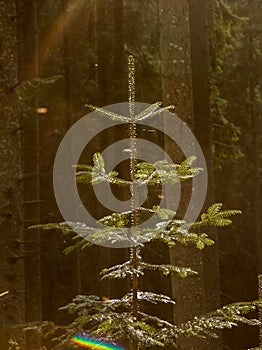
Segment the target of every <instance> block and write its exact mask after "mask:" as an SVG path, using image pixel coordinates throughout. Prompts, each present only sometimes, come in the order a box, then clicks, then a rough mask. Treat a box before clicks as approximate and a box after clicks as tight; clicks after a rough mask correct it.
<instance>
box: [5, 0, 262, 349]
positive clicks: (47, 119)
mask: <svg viewBox="0 0 262 350" xmlns="http://www.w3.org/2000/svg"><path fill="white" fill-rule="evenodd" d="M261 17H262V3H261V1H260V0H241V1H240V0H188V1H186V0H171V1H168V0H147V1H140V0H132V1H126V0H108V1H106V0H57V1H51V0H46V1H43V0H8V1H7V0H0V28H1V29H0V48H1V51H0V72H1V74H0V79H1V85H0V106H1V114H0V122H1V126H0V177H1V181H0V238H1V239H0V340H1V342H0V343H1V345H0V348H1V350H27V349H30V350H40V349H42V350H45V349H47V350H51V349H60V350H62V349H73V346H74V345H73V344H71V345H66V343H65V345H58V341H54V340H53V339H54V338H59V337H60V336H61V334H62V333H63V332H64V331H67V330H68V332H69V330H70V332H71V331H72V328H70V327H71V326H70V327H69V325H70V324H72V322H73V321H74V315H73V314H70V313H68V312H67V311H68V310H67V309H66V308H64V309H63V310H58V309H59V308H61V307H64V306H65V305H68V304H69V303H70V302H71V301H72V300H75V299H74V298H75V297H76V296H77V295H83V296H91V295H96V296H98V300H97V301H99V300H100V301H103V302H106V301H111V300H114V299H115V298H122V296H123V295H124V294H125V293H128V291H130V289H132V288H133V290H134V285H133V286H132V283H133V282H132V281H133V280H134V275H133V279H132V278H131V281H126V280H124V279H120V280H115V278H112V279H102V280H100V278H101V275H100V271H101V270H103V269H106V268H108V267H111V266H113V265H118V264H121V263H122V262H123V261H126V260H128V259H129V257H130V251H129V249H128V248H121V249H110V248H106V247H103V246H100V245H93V246H92V247H91V246H84V247H83V245H81V244H82V243H79V242H80V241H79V240H78V239H75V238H74V235H73V234H72V232H71V233H69V234H65V232H61V231H63V230H60V229H57V227H56V226H55V225H54V226H52V225H51V226H49V227H48V228H49V229H48V230H46V229H44V230H42V229H41V228H39V227H37V229H34V230H31V229H28V227H30V226H35V225H39V224H49V223H57V222H62V221H63V220H64V219H63V218H62V216H61V214H60V211H59V209H58V207H57V204H56V200H55V196H54V190H53V164H54V160H55V156H56V152H57V149H58V147H59V144H60V142H61V140H62V139H63V137H64V136H65V134H66V133H67V131H68V130H69V129H70V127H71V126H72V125H73V124H74V123H76V122H77V121H78V120H80V119H81V118H82V117H83V116H84V115H86V114H87V113H89V112H90V111H91V110H90V105H94V106H98V107H103V106H107V105H112V104H116V103H120V102H127V101H128V98H129V97H130V96H129V95H130V91H128V76H129V80H130V72H129V70H128V69H129V68H130V67H129V66H128V60H130V56H131V57H133V58H134V62H135V69H136V71H135V79H136V89H135V90H136V91H135V93H136V98H135V99H136V101H138V102H144V103H147V104H153V103H155V102H156V101H162V102H163V106H164V107H166V106H169V105H173V106H174V108H173V112H175V113H176V114H177V115H178V116H179V118H181V119H182V120H183V121H184V122H185V123H187V125H188V126H189V127H190V128H191V130H192V131H193V133H194V135H195V136H196V138H197V139H198V141H199V144H200V146H201V147H202V150H203V153H204V155H205V159H206V163H207V167H208V191H207V196H206V201H205V204H204V207H203V212H207V210H208V208H209V207H210V206H211V205H212V204H213V203H222V204H223V210H230V209H234V210H239V211H241V214H240V215H236V216H235V217H234V218H233V219H232V224H231V225H229V226H226V225H225V227H222V228H216V227H213V226H212V227H208V228H207V230H206V231H205V232H206V233H207V234H208V236H209V237H210V238H211V239H212V240H213V241H214V242H215V244H214V245H212V246H208V241H206V242H205V243H203V245H204V246H205V245H206V246H207V247H206V248H205V249H203V250H202V248H203V247H202V245H201V243H199V242H198V245H197V243H196V245H197V248H199V249H196V248H195V247H191V246H189V247H183V248H181V247H180V246H175V247H172V246H171V245H168V246H167V245H165V244H164V243H163V242H158V241H154V242H149V243H148V245H146V247H145V248H144V247H143V258H144V259H145V261H146V262H153V263H154V264H165V266H170V264H171V265H176V264H178V265H182V266H190V267H192V269H193V270H196V271H197V272H198V275H196V276H194V274H193V273H192V276H190V277H189V278H181V277H186V276H183V274H187V273H188V274H189V275H190V274H191V272H190V271H187V272H185V271H184V270H183V271H182V273H181V271H180V273H178V274H176V273H175V272H174V270H172V269H171V268H169V270H168V272H167V273H163V274H161V273H160V272H161V271H160V270H157V269H155V270H154V269H153V268H152V270H153V271H152V273H150V274H149V273H145V274H144V275H143V278H141V280H140V282H139V287H140V288H141V289H143V290H148V291H150V292H154V293H160V294H165V295H167V296H169V297H170V298H172V299H174V300H175V301H176V304H175V305H173V304H172V303H170V304H171V305H170V304H168V303H165V302H164V303H163V304H155V303H153V304H152V305H151V304H150V306H148V305H147V304H146V302H145V303H144V302H142V304H141V309H142V310H143V311H145V312H147V311H148V310H150V312H151V314H153V315H158V316H159V317H160V318H161V319H164V320H166V321H170V322H174V323H175V324H176V323H178V324H180V323H181V324H184V323H186V322H187V321H188V320H191V319H192V318H193V317H194V316H199V315H203V314H208V313H210V312H212V311H214V310H216V309H218V308H220V307H222V306H224V305H227V304H232V303H235V302H240V301H247V302H251V301H254V300H257V299H258V298H259V285H258V284H259V278H258V276H259V275H260V274H262V254H261V252H262V232H261V204H262V203H261V198H262V196H261V194H262V193H261V175H262V164H261V148H262V135H261V129H262V116H261V99H262V95H261V82H262V74H261V73H262V72H261V67H262V64H261V37H262V36H261ZM129 132H130V130H128V128H127V127H123V126H120V127H118V128H109V129H105V130H103V131H102V132H101V133H99V134H98V135H96V137H95V138H93V139H92V140H91V141H90V142H89V144H88V145H87V147H86V148H85V150H84V152H83V153H82V155H81V157H80V161H79V163H80V164H93V162H95V158H94V157H93V156H94V154H95V153H97V152H100V153H102V151H103V150H104V149H105V148H106V147H108V146H109V145H111V144H113V143H115V142H117V141H119V140H121V139H122V138H123V137H125V138H128V137H129V136H130V135H129ZM136 133H137V137H139V138H142V139H146V140H150V141H152V142H154V143H155V144H156V145H158V146H160V147H161V148H162V149H163V150H165V152H167V153H168V155H169V156H170V158H171V159H172V161H173V162H174V163H176V164H180V163H181V162H182V161H183V160H184V158H183V155H182V154H181V151H178V150H177V148H174V144H173V143H172V142H170V140H169V139H168V137H167V136H166V135H165V133H164V130H163V132H157V131H156V130H151V129H150V128H149V127H147V126H143V127H140V128H137V130H136ZM72 152H73V145H72ZM192 156H193V154H192ZM113 157H114V155H112V158H113ZM98 160H99V159H98ZM131 163H132V162H131ZM194 166H195V165H194ZM80 170H81V169H80ZM114 170H116V171H118V173H119V174H120V175H121V178H123V179H126V180H130V179H132V173H131V175H130V171H129V161H128V160H127V161H123V162H122V163H121V164H119V165H117V166H116V169H114ZM146 170H147V169H146ZM182 171H185V170H183V169H182V170H181V174H182ZM186 171H188V169H186ZM192 171H193V170H192ZM182 175H183V174H182ZM182 175H181V176H182ZM187 175H188V173H187ZM188 177H190V178H191V173H189V176H188ZM80 180H81V179H80ZM61 181H63V179H61ZM190 181H191V180H189V184H188V185H186V184H185V185H184V183H183V185H182V190H183V195H182V196H181V203H180V204H179V208H178V213H179V214H180V216H181V218H183V213H184V212H185V208H186V205H187V204H188V196H189V194H190V190H189V187H190V184H191V182H190ZM80 182H81V181H80ZM110 186H111V190H112V192H113V193H114V194H115V196H116V197H117V198H118V199H120V200H126V199H128V198H130V192H128V191H126V190H125V189H123V188H122V187H121V188H120V189H119V188H118V187H117V186H115V187H114V184H113V185H110ZM78 190H79V193H81V198H82V200H83V203H85V206H86V208H88V211H89V212H90V213H91V214H92V216H93V217H95V218H96V219H97V220H98V219H101V218H102V217H105V216H109V215H110V214H111V212H110V211H109V210H108V209H107V208H105V206H103V204H102V203H99V201H98V200H97V198H96V195H95V193H94V191H93V189H92V184H90V183H88V184H86V183H85V184H83V183H79V184H78ZM161 190H162V188H161V186H155V187H154V188H153V189H152V191H151V192H149V194H151V196H150V198H149V199H148V200H147V201H148V203H147V205H148V207H151V206H152V205H158V204H159V203H160V201H159V199H160V198H161V196H162V194H161V193H162V192H161ZM68 205H69V206H70V203H68ZM72 210H77V208H72ZM155 211H157V210H155ZM199 220H201V219H199ZM130 221H132V220H131V219H130ZM215 226H223V225H215ZM199 233H200V232H199ZM201 233H202V232H201ZM133 253H134V251H133ZM159 266H164V265H159ZM133 268H134V265H133ZM107 272H108V271H107ZM104 273H105V272H104ZM164 275H167V277H165V278H164ZM260 289H262V281H261V286H260ZM261 293H262V291H261ZM260 298H262V296H261V295H260ZM94 300H96V299H94ZM88 302H89V301H88ZM76 303H77V302H76ZM121 307H122V305H121ZM121 307H120V311H121ZM251 311H252V312H251V313H249V314H248V316H247V317H248V319H254V318H256V319H260V320H261V313H260V314H259V307H258V308H253V309H251ZM133 315H134V312H133ZM34 322H36V323H34ZM237 323H238V322H237ZM223 328H224V327H223ZM226 328H230V327H226ZM76 329H77V327H76ZM87 330H88V328H87ZM37 331H38V332H37ZM145 332H149V333H150V332H151V331H150V330H148V329H146V330H145ZM152 332H153V331H152ZM261 332H262V331H261V327H260V326H259V325H258V322H257V323H256V325H255V326H252V327H251V325H250V324H248V322H247V323H246V324H244V325H240V326H238V327H235V326H234V325H233V324H232V329H226V330H222V331H221V330H218V331H217V336H218V337H217V338H206V339H202V338H197V337H184V336H182V337H181V338H177V339H176V340H175V344H176V347H175V345H171V344H169V345H165V346H164V347H162V348H164V349H167V350H169V349H170V350H171V349H174V348H177V349H179V350H190V349H193V350H202V349H203V350H211V349H212V350H222V349H232V350H237V349H238V350H239V349H251V348H256V349H261V347H262V333H261ZM101 334H102V333H101ZM152 334H153V333H152ZM259 334H260V336H259ZM155 337H156V334H155ZM152 338H154V336H153V337H152ZM175 338H176V337H175ZM124 342H125V340H124V341H123V346H125V347H126V349H128V350H129V349H130V350H131V349H132V350H137V349H144V347H142V346H141V345H139V341H136V340H134V342H133V343H132V342H131V343H132V344H131V345H130V344H129V343H128V342H127V343H125V344H124ZM150 344H151V343H150ZM150 344H149V346H148V348H149V349H153V350H154V349H159V348H161V347H160V345H159V344H158V345H157V344H153V340H152V344H151V345H150ZM259 345H260V347H259ZM75 348H76V349H81V348H82V347H81V346H77V345H76V347H75Z"/></svg>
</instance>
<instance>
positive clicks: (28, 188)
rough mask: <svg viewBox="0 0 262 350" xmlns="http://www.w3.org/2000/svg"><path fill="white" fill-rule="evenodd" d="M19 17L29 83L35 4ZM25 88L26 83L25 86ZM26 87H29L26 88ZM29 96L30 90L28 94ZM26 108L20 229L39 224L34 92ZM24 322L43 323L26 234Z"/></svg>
mask: <svg viewBox="0 0 262 350" xmlns="http://www.w3.org/2000/svg"><path fill="white" fill-rule="evenodd" d="M17 8H18V9H19V10H18V13H19V15H20V16H19V26H18V38H19V39H18V42H19V45H20V46H19V80H20V81H22V82H23V81H30V80H31V79H33V78H37V77H38V14H37V1H36V0H34V1H29V0H21V1H17ZM27 84H28V83H27ZM27 86H29V85H27ZM28 93H29V94H30V88H29V90H28ZM33 95H34V96H33V97H32V98H31V100H30V102H29V104H28V105H27V106H26V109H27V112H25V113H24V114H23V120H22V128H23V132H22V148H23V164H22V166H23V175H22V183H23V192H24V196H23V197H24V198H23V199H24V206H23V223H24V225H23V227H24V229H25V230H26V229H27V227H28V226H30V225H34V224H37V223H39V222H40V162H39V115H38V114H37V107H38V98H37V91H34V93H33ZM24 249H25V319H26V321H27V322H31V321H39V320H41V319H42V306H41V253H40V252H41V243H40V233H39V232H35V231H33V232H32V231H27V230H26V231H25V248H24ZM27 346H28V347H30V348H31V349H32V350H34V349H36V350H38V349H39V347H40V340H39V337H38V336H35V335H32V334H31V333H30V332H28V334H27Z"/></svg>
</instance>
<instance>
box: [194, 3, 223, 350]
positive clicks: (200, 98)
mask: <svg viewBox="0 0 262 350" xmlns="http://www.w3.org/2000/svg"><path fill="white" fill-rule="evenodd" d="M207 3H208V2H207V0H200V1H199V0H189V22H190V34H191V62H192V88H193V111H194V121H195V128H194V132H195V135H196V137H197V139H198V142H199V144H200V146H201V148H202V150H203V153H204V155H205V159H206V163H207V169H208V192H207V197H206V203H205V206H204V208H203V209H206V208H207V207H208V206H209V205H211V204H212V203H213V202H214V180H213V161H212V121H211V118H210V74H209V63H210V62H209V37H208V20H207V17H208V7H207ZM208 234H209V235H210V237H211V238H212V239H213V240H214V241H215V245H214V246H213V247H209V248H206V249H205V250H204V251H203V255H202V258H203V268H204V288H205V295H206V298H205V299H206V300H205V305H206V311H207V312H209V311H212V310H214V309H216V308H218V307H219V306H220V294H219V293H220V277H219V248H218V245H217V235H216V233H215V232H214V229H212V231H211V230H209V232H208ZM208 346H209V347H212V349H220V348H221V346H222V344H221V337H219V338H218V339H216V340H210V341H209V345H208Z"/></svg>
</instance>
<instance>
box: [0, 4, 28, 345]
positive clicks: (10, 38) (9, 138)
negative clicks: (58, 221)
mask: <svg viewBox="0 0 262 350" xmlns="http://www.w3.org/2000/svg"><path fill="white" fill-rule="evenodd" d="M16 15H17V13H16V4H15V1H12V0H10V1H8V2H7V1H1V2H0V26H1V28H2V29H3V30H1V32H0V49H1V55H0V71H1V74H0V75H1V86H0V96H1V97H0V106H1V127H0V179H1V181H0V234H1V241H0V309H1V311H0V342H1V349H3V350H7V349H8V341H9V340H10V339H11V338H12V339H13V340H16V341H19V342H20V341H21V343H22V342H23V339H22V337H21V334H20V332H19V331H17V330H16V331H14V330H13V331H12V330H10V327H11V326H13V325H15V324H18V323H22V322H24V319H25V307H24V293H25V287H24V266H23V259H24V254H25V252H24V251H23V249H22V241H23V234H22V232H23V231H22V221H21V219H22V218H21V209H22V201H23V198H22V188H21V182H20V180H19V178H20V176H21V158H20V152H21V143H20V135H21V125H20V113H21V110H20V104H19V101H18V98H17V94H16V87H17V86H18V82H17V45H16V21H15V18H16Z"/></svg>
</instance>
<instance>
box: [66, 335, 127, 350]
mask: <svg viewBox="0 0 262 350" xmlns="http://www.w3.org/2000/svg"><path fill="white" fill-rule="evenodd" d="M71 341H72V342H73V343H75V344H77V345H80V346H83V347H84V348H87V349H94V350H125V349H124V348H121V347H119V346H116V345H113V344H110V343H105V342H102V341H100V340H96V339H94V338H87V337H84V336H82V335H75V336H74V337H73V338H72V339H71Z"/></svg>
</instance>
